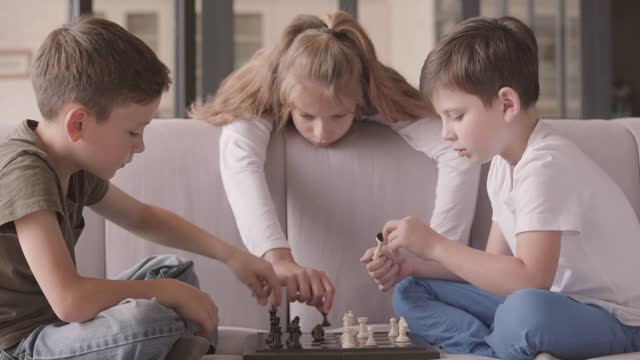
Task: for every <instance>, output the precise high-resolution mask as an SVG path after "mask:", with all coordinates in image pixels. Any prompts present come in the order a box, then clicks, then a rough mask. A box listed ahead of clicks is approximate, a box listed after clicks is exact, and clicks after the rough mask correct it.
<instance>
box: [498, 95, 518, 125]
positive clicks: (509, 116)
mask: <svg viewBox="0 0 640 360" xmlns="http://www.w3.org/2000/svg"><path fill="white" fill-rule="evenodd" d="M498 100H499V101H500V104H501V106H502V116H503V117H504V120H505V121H506V122H508V123H509V122H511V121H512V120H513V119H514V118H515V117H516V115H518V114H519V113H520V95H518V92H517V91H515V90H514V89H513V88H510V87H503V88H501V89H500V90H498Z"/></svg>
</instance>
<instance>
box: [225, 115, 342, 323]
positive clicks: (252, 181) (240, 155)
mask: <svg viewBox="0 0 640 360" xmlns="http://www.w3.org/2000/svg"><path fill="white" fill-rule="evenodd" d="M272 127H273V125H272V124H271V122H269V121H267V120H264V119H252V120H246V121H245V120H238V121H234V122H232V123H230V124H229V125H226V126H225V127H224V128H223V130H222V134H221V136H220V173H221V175H222V181H223V184H224V188H225V191H226V194H227V198H228V199H229V204H230V205H231V209H232V210H233V214H234V216H235V219H236V223H237V225H238V230H239V231H240V235H241V236H242V241H243V242H244V244H245V245H246V246H247V248H248V249H249V251H251V252H252V253H253V254H255V255H256V256H263V257H264V258H265V259H266V260H268V261H269V262H271V263H272V264H273V266H274V270H275V271H276V274H277V276H278V278H279V279H280V281H281V284H282V285H283V286H286V287H287V291H288V297H289V301H300V302H305V303H307V304H309V305H312V306H316V307H318V308H319V309H320V310H321V311H323V312H325V313H326V312H329V310H330V309H331V306H332V304H333V295H334V288H333V284H332V283H331V281H330V280H329V279H328V278H327V276H326V274H325V273H324V272H322V271H319V270H316V269H312V268H306V267H303V266H300V265H298V264H297V263H296V261H295V260H294V258H293V255H292V254H291V250H290V249H289V243H288V241H287V238H286V236H285V234H284V232H283V231H282V227H281V226H280V222H279V220H278V214H277V212H276V209H275V206H274V203H273V200H272V198H271V194H270V192H269V187H268V186H267V180H266V176H265V171H264V164H265V161H266V156H267V155H266V153H267V146H268V144H269V140H270V137H271V131H272Z"/></svg>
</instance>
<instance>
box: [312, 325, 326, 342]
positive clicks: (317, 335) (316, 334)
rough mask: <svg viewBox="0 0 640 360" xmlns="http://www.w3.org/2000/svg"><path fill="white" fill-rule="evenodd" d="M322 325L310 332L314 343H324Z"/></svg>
mask: <svg viewBox="0 0 640 360" xmlns="http://www.w3.org/2000/svg"><path fill="white" fill-rule="evenodd" d="M322 326H323V325H322V324H318V325H316V326H314V327H313V329H312V330H311V337H312V338H313V342H314V343H321V342H323V341H324V329H323V328H322Z"/></svg>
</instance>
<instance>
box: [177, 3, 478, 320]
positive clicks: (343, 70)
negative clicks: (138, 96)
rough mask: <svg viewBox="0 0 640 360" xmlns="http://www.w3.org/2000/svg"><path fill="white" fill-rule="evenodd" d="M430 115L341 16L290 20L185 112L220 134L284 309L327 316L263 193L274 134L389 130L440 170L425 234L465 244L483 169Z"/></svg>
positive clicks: (250, 240) (324, 288)
mask: <svg viewBox="0 0 640 360" xmlns="http://www.w3.org/2000/svg"><path fill="white" fill-rule="evenodd" d="M433 114H434V112H433V110H432V108H431V105H430V103H429V102H428V101H426V100H425V99H424V98H423V97H422V96H421V94H420V92H419V91H418V90H417V89H415V88H414V87H413V86H411V85H410V84H409V83H408V82H407V81H406V80H405V79H404V78H403V77H402V76H401V75H400V74H399V73H398V72H396V71H395V70H393V69H391V68H390V67H388V66H385V65H383V64H382V63H381V62H380V61H379V60H378V58H377V57H376V53H375V50H374V47H373V44H372V42H371V40H370V39H369V37H368V36H367V34H366V33H365V32H364V30H363V29H362V27H361V26H360V25H359V24H358V23H357V22H356V21H355V20H354V19H353V18H352V17H351V16H349V15H348V14H347V13H345V12H336V13H334V14H331V15H329V16H328V18H327V19H326V20H323V19H320V18H318V17H316V16H311V15H301V16H298V17H296V18H295V19H294V20H293V21H292V22H291V23H290V24H289V25H288V26H287V27H286V29H285V30H284V33H283V34H282V37H281V39H280V41H279V43H278V44H277V45H276V46H274V47H272V48H265V49H262V50H261V51H259V52H258V53H256V54H255V56H254V57H253V58H252V59H251V60H250V61H249V62H248V63H247V64H246V65H244V66H243V67H241V68H240V69H238V70H236V71H235V72H233V73H232V74H231V75H229V76H228V77H227V78H226V79H225V81H224V82H223V83H222V85H221V86H220V88H219V90H218V92H217V94H216V95H215V96H214V97H212V98H210V99H209V100H208V101H207V102H205V103H204V104H201V105H196V106H194V107H193V108H192V109H191V113H190V115H191V117H192V118H196V119H203V120H206V121H208V122H209V123H211V124H213V125H217V126H223V130H222V134H221V137H220V171H221V174H222V179H223V184H224V187H225V191H226V193H227V197H228V199H229V202H230V204H231V208H232V210H233V213H234V216H235V218H236V223H237V224H238V228H239V231H240V235H241V237H242V240H243V242H244V243H245V245H246V246H247V248H248V249H249V250H250V251H251V252H252V253H253V254H255V255H257V256H263V257H264V258H265V259H267V260H268V261H270V262H271V263H272V264H273V266H274V269H275V271H276V274H277V275H278V278H279V279H280V281H281V283H282V285H285V286H287V288H288V295H289V301H299V302H303V303H306V304H308V305H310V306H315V307H317V308H318V309H319V310H320V311H321V312H324V313H328V312H329V310H330V309H331V306H332V304H333V297H334V294H335V292H336V289H334V286H333V284H332V282H331V280H330V279H328V277H327V275H326V274H325V273H324V272H323V271H322V269H313V268H309V267H305V266H304V264H298V263H297V262H296V260H295V259H294V258H293V256H292V254H291V250H290V248H289V243H288V241H287V238H286V236H285V234H284V232H283V230H282V227H281V226H280V223H279V221H278V218H277V213H276V210H275V207H274V204H273V201H272V199H271V195H270V193H269V189H268V187H267V182H266V178H265V173H264V163H265V159H266V149H267V144H268V143H269V139H270V136H271V134H272V133H273V132H274V131H280V130H282V129H283V128H284V127H285V126H286V125H287V124H289V123H293V125H294V126H295V128H296V129H297V130H298V132H299V133H300V135H302V136H303V137H304V138H305V139H306V140H308V141H309V142H310V143H312V144H313V145H315V146H317V147H327V146H330V145H331V144H333V143H335V142H336V141H338V140H340V139H341V138H342V137H343V136H344V135H345V134H346V133H347V132H348V131H349V129H351V127H352V125H353V123H354V122H357V121H365V120H372V121H377V122H380V123H384V124H388V125H389V126H390V127H391V128H392V129H394V130H395V131H397V132H398V133H399V134H400V135H401V136H402V137H403V138H404V139H405V140H406V141H407V142H409V144H410V145H411V146H412V147H413V148H415V149H416V150H418V151H422V152H424V153H425V154H426V155H427V156H429V157H431V158H433V159H434V160H436V161H437V162H438V169H439V171H438V185H437V188H436V201H435V208H434V212H433V216H432V218H431V225H432V226H433V227H434V228H436V229H438V231H440V232H442V233H446V234H447V235H448V237H449V238H450V239H457V240H459V241H462V242H465V243H466V242H468V236H469V229H470V225H471V221H472V218H473V213H474V210H475V199H476V193H477V189H478V179H479V170H478V168H477V167H474V166H472V165H470V164H469V163H468V162H466V161H464V159H460V158H458V156H457V154H456V153H455V152H454V151H453V150H452V149H451V148H449V147H448V146H447V144H446V143H445V142H444V141H443V140H442V139H441V123H440V121H436V120H432V119H433V118H434V117H435V116H434V115H433ZM390 263H391V262H390V261H389V264H390ZM412 265H413V267H412V268H420V267H421V264H417V263H416V264H412ZM389 266H390V265H389ZM405 268H406V267H405ZM386 270H388V269H386ZM394 271H396V270H394ZM394 271H392V272H390V273H391V274H393V273H394ZM397 271H398V272H399V271H400V270H399V269H398V270H397ZM397 277H399V276H397ZM396 281H397V280H396V279H395V277H393V276H390V277H389V279H388V281H387V282H386V283H384V284H382V283H380V284H379V286H380V288H381V289H387V288H389V287H391V286H393V284H394V283H395V282H396ZM337 290H338V291H339V290H340V289H337Z"/></svg>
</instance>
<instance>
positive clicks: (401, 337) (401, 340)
mask: <svg viewBox="0 0 640 360" xmlns="http://www.w3.org/2000/svg"><path fill="white" fill-rule="evenodd" d="M396 342H398V343H406V342H409V337H408V336H407V325H406V322H405V323H402V322H401V323H400V335H398V337H397V338H396Z"/></svg>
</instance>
